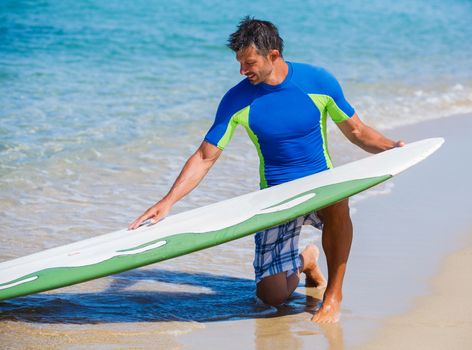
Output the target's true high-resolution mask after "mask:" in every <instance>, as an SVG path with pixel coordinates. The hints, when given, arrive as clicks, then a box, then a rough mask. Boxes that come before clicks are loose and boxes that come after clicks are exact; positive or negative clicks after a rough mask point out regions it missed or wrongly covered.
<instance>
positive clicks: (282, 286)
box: [256, 244, 326, 306]
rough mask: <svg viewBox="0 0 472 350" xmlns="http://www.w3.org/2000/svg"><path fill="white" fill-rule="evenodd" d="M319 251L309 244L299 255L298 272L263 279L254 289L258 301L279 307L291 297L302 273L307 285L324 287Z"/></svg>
mask: <svg viewBox="0 0 472 350" xmlns="http://www.w3.org/2000/svg"><path fill="white" fill-rule="evenodd" d="M318 256H319V250H318V248H317V247H316V246H315V245H314V244H309V245H308V246H307V247H306V248H305V249H304V250H303V252H302V253H301V254H300V258H301V261H302V266H301V267H300V268H299V270H298V271H296V272H294V273H292V274H291V275H290V276H288V277H287V271H284V272H280V273H277V274H275V275H272V276H268V277H264V278H263V279H262V280H261V281H260V282H259V283H258V284H257V288H256V294H257V297H258V298H259V299H261V300H262V301H263V302H264V303H266V304H269V305H274V306H276V305H280V304H282V303H283V302H285V301H286V300H287V298H288V297H289V296H290V295H292V293H293V292H294V291H295V289H296V288H297V286H298V283H299V281H300V274H301V273H302V272H303V273H305V274H306V277H307V284H309V285H310V286H315V287H324V286H325V284H326V280H325V279H324V277H323V274H322V273H321V270H320V269H319V267H318V264H317V261H318Z"/></svg>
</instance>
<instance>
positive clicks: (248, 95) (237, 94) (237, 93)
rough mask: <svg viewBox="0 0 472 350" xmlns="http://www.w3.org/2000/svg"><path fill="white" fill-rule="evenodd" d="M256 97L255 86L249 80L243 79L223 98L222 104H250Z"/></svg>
mask: <svg viewBox="0 0 472 350" xmlns="http://www.w3.org/2000/svg"><path fill="white" fill-rule="evenodd" d="M254 95H255V86H254V85H252V84H251V83H250V82H249V80H248V79H243V80H241V81H240V82H239V83H237V84H236V85H234V86H233V87H232V88H231V89H229V90H228V91H227V92H226V94H225V95H224V96H223V98H222V102H224V103H231V104H234V103H236V104H238V105H239V104H241V103H242V104H245V103H250V101H251V100H252V99H253V97H254Z"/></svg>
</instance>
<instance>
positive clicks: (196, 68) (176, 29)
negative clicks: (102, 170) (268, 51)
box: [0, 0, 472, 174]
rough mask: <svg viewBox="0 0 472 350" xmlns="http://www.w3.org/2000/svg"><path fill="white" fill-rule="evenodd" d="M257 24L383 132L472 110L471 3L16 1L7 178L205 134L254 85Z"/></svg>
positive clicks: (2, 48)
mask: <svg viewBox="0 0 472 350" xmlns="http://www.w3.org/2000/svg"><path fill="white" fill-rule="evenodd" d="M245 14H253V15H255V16H257V17H261V18H266V19H269V20H272V21H274V22H275V23H276V24H278V26H279V28H280V31H281V34H282V36H283V37H284V39H285V42H286V53H285V56H286V58H287V59H289V60H294V61H304V62H310V63H313V64H317V65H321V66H324V67H327V68H328V69H329V70H331V71H332V72H334V73H335V75H336V76H337V77H338V78H339V79H340V80H341V82H342V83H343V86H344V87H345V90H346V93H347V95H348V97H349V99H350V100H351V102H352V103H353V104H354V105H355V106H356V107H357V109H358V110H359V112H360V113H361V115H363V117H364V118H365V119H366V120H367V121H369V122H370V123H371V124H375V125H379V126H382V127H386V126H389V125H391V124H392V123H393V124H395V125H396V124H402V123H405V122H411V121H412V120H413V121H414V120H418V119H424V118H432V117H441V116H445V115H447V114H452V113H456V112H461V111H470V110H472V97H471V90H472V87H471V86H472V84H471V80H472V69H471V64H470V56H471V54H472V44H471V43H472V41H471V40H470V38H471V37H472V28H471V26H470V23H469V22H470V18H471V15H472V4H471V3H470V2H468V1H448V2H444V1H415V2H411V1H406V0H405V1H391V2H389V1H371V2H369V3H368V4H367V3H365V2H363V1H350V2H345V1H329V2H315V1H301V2H294V3H291V4H290V6H287V5H285V4H284V3H282V2H273V3H271V4H270V6H269V5H268V4H267V3H266V2H262V1H261V2H253V1H237V2H218V1H200V2H191V1H172V2H162V1H133V2H121V1H106V2H104V1H103V2H98V1H97V2H94V1H3V2H2V5H1V8H0V106H1V109H0V123H1V124H0V152H1V153H0V159H1V160H0V171H1V173H0V174H4V172H5V170H7V169H15V168H16V167H18V166H21V164H25V163H30V162H37V161H41V160H43V159H47V158H48V157H51V156H53V155H57V154H59V153H62V152H78V151H81V150H84V149H87V148H89V147H104V146H112V147H114V146H119V145H123V144H126V143H128V142H132V141H133V140H134V139H136V138H138V137H151V138H152V139H154V140H155V139H156V138H159V139H166V138H167V137H170V140H169V142H164V143H169V144H172V143H174V142H179V141H178V139H177V140H176V139H175V138H176V137H179V136H181V137H184V139H185V136H186V135H187V134H188V133H189V129H188V124H189V123H190V124H192V123H196V125H198V130H199V132H200V134H203V133H204V132H205V129H206V128H207V127H208V126H209V124H210V123H211V119H212V117H213V114H214V111H215V108H216V106H217V103H218V101H219V99H220V97H221V95H222V94H223V93H224V92H225V91H226V89H228V88H229V87H230V86H232V85H233V84H235V83H236V82H237V81H238V80H239V79H240V78H239V76H238V66H237V63H236V61H235V60H234V58H233V54H232V53H231V52H230V51H229V50H228V49H226V48H225V46H224V44H225V41H226V39H227V36H228V34H229V33H231V32H232V31H233V30H234V28H235V25H236V23H237V21H238V20H239V19H240V18H241V17H242V16H243V15H245ZM171 140H172V141H171Z"/></svg>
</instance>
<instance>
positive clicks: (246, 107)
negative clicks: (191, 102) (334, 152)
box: [205, 62, 354, 188]
mask: <svg viewBox="0 0 472 350" xmlns="http://www.w3.org/2000/svg"><path fill="white" fill-rule="evenodd" d="M287 64H288V74H287V76H286V77H285V80H284V81H283V82H282V83H280V84H279V85H268V84H265V83H260V84H257V85H252V84H251V83H250V82H249V80H248V79H244V80H242V81H241V82H240V83H239V84H237V85H236V86H234V87H233V88H232V89H230V90H229V91H228V92H227V93H226V94H225V96H224V97H223V99H222V100H221V102H220V105H219V107H218V111H217V113H216V118H215V122H214V123H213V125H212V127H211V128H210V130H209V131H208V133H207V135H206V136H205V140H206V141H207V142H209V143H211V144H212V145H215V146H217V147H218V148H220V149H221V150H223V149H224V148H225V147H226V145H227V144H228V142H229V141H230V139H231V137H232V135H233V132H234V129H235V128H236V126H237V125H238V124H241V125H242V126H243V127H244V128H245V129H246V131H247V133H248V135H249V137H250V138H251V140H252V142H253V143H254V145H255V146H256V149H257V153H258V155H259V160H260V166H259V173H260V187H261V188H266V187H269V186H273V185H277V184H281V183H284V182H287V181H291V180H295V179H298V178H301V177H304V176H307V175H311V174H315V173H318V172H320V171H323V170H326V169H329V168H332V167H333V166H332V163H331V159H330V156H329V153H328V145H327V139H326V117H327V114H329V115H330V117H331V119H332V120H333V121H334V122H336V123H339V122H342V121H344V120H347V119H349V118H350V117H352V116H353V115H354V109H353V108H352V107H351V105H350V104H349V103H348V102H347V101H346V99H345V98H344V95H343V92H342V89H341V86H340V85H339V83H338V81H337V80H336V78H335V77H334V76H332V75H331V74H330V73H328V72H327V71H326V70H324V69H322V68H319V67H315V66H311V65H307V64H301V63H293V62H287Z"/></svg>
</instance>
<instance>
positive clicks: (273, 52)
mask: <svg viewBox="0 0 472 350" xmlns="http://www.w3.org/2000/svg"><path fill="white" fill-rule="evenodd" d="M279 57H280V52H279V50H275V49H274V50H270V52H269V60H270V61H271V62H272V63H274V62H275V60H276V59H278V58H279Z"/></svg>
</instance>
